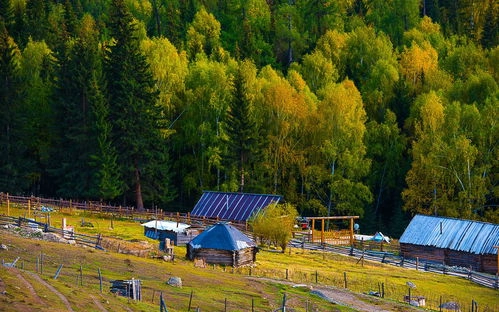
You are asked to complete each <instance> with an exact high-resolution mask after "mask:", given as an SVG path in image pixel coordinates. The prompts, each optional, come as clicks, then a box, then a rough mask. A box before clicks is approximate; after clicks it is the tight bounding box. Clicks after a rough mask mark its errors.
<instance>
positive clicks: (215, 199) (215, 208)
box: [191, 191, 282, 221]
mask: <svg viewBox="0 0 499 312" xmlns="http://www.w3.org/2000/svg"><path fill="white" fill-rule="evenodd" d="M281 198H282V196H280V195H268V194H250V193H227V192H211V191H204V192H203V195H202V196H201V198H200V199H199V201H198V202H197V204H196V206H194V209H193V210H192V212H191V215H192V216H197V217H207V218H217V217H218V218H219V219H221V220H230V221H246V220H248V219H249V218H250V217H251V216H252V215H253V214H256V213H258V212H259V211H260V210H261V209H262V208H265V207H266V206H268V205H269V204H271V203H276V204H277V203H278V202H279V201H280V200H281Z"/></svg>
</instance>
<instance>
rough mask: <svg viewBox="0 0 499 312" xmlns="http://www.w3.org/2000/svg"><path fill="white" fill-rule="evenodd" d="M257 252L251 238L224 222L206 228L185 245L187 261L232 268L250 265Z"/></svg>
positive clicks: (254, 259)
mask: <svg viewBox="0 0 499 312" xmlns="http://www.w3.org/2000/svg"><path fill="white" fill-rule="evenodd" d="M257 252H258V249H257V247H256V244H255V242H254V241H253V240H252V239H251V238H249V237H248V236H246V235H245V234H244V233H243V232H241V231H239V230H238V229H236V228H235V227H234V226H232V225H230V224H228V223H225V222H219V223H217V224H215V225H213V226H211V227H209V228H207V229H206V230H205V231H204V232H202V233H201V234H199V235H198V236H196V237H195V238H194V239H193V240H191V241H190V242H189V243H188V244H187V258H188V259H189V260H196V259H202V260H203V262H205V263H209V264H220V265H226V266H232V267H240V266H247V265H252V264H253V263H254V262H255V261H256V253H257Z"/></svg>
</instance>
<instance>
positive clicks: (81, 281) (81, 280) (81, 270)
mask: <svg viewBox="0 0 499 312" xmlns="http://www.w3.org/2000/svg"><path fill="white" fill-rule="evenodd" d="M80 286H83V268H82V266H81V265H80Z"/></svg>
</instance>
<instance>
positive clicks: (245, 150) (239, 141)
mask: <svg viewBox="0 0 499 312" xmlns="http://www.w3.org/2000/svg"><path fill="white" fill-rule="evenodd" d="M242 70H243V69H242V68H239V70H238V71H237V73H236V77H235V79H234V98H233V101H232V102H231V103H230V111H229V115H228V120H227V127H228V129H227V133H228V135H229V138H230V141H229V145H230V147H231V148H230V150H231V151H232V155H231V157H230V159H231V160H233V161H234V162H235V163H236V164H237V167H238V168H237V169H238V172H239V177H240V180H239V191H240V192H242V191H243V190H244V185H245V179H247V176H246V174H247V173H249V172H250V168H251V163H252V162H254V160H255V159H254V157H252V156H254V154H255V150H256V144H257V143H258V140H257V133H258V132H257V128H256V123H255V121H254V120H253V117H252V114H251V104H250V102H249V101H248V99H247V97H246V94H245V92H246V91H245V86H244V77H243V74H242V72H241V71H242Z"/></svg>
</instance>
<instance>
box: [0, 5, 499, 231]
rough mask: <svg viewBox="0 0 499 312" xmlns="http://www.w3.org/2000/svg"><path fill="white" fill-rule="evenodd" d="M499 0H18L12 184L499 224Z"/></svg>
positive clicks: (150, 203) (41, 192)
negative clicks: (230, 195)
mask: <svg viewBox="0 0 499 312" xmlns="http://www.w3.org/2000/svg"><path fill="white" fill-rule="evenodd" d="M498 16H499V7H498V5H497V1H493V0H480V1H471V0H463V1H449V0H432V1H428V0H424V1H422V0H392V1H382V0H349V1H344V0H321V1H318V0H310V1H285V0H275V1H270V0H269V1H266V0H230V1H207V0H203V1H202V0H99V1H93V0H92V1H91V0H74V1H56V0H2V1H0V55H2V58H1V59H2V62H1V63H0V77H1V78H2V79H1V82H0V110H1V111H2V117H1V118H0V172H1V173H2V174H1V175H0V191H1V192H5V193H10V194H12V195H25V194H29V195H34V196H42V197H51V198H65V199H70V198H71V199H75V200H79V201H96V202H104V203H112V204H114V205H123V206H134V207H136V209H139V210H142V209H145V208H148V209H162V210H167V211H181V212H186V211H190V210H191V209H192V207H193V205H194V203H195V202H196V201H197V200H198V199H199V197H200V195H201V194H202V192H203V191H205V190H219V191H230V192H250V193H258V194H278V195H282V196H283V198H284V199H285V200H286V202H288V203H290V204H292V205H294V206H296V207H297V210H298V212H299V213H300V214H301V215H304V216H324V215H359V216H361V217H362V218H361V219H360V220H359V224H360V225H361V228H362V229H364V230H365V231H366V232H369V233H370V232H372V233H374V232H376V231H380V230H381V231H382V232H383V233H385V234H387V235H390V236H392V237H399V236H400V235H401V234H402V231H403V229H404V227H405V225H406V224H407V223H408V220H409V218H410V216H412V215H414V214H416V213H420V214H432V215H434V214H436V215H441V216H452V217H458V218H465V219H472V220H483V221H487V222H493V223H499V213H498V207H499V201H498V197H497V193H498V192H497V185H498V175H497V172H498V166H499V163H498V159H499V156H498V155H499V150H498V147H497V143H496V142H497V141H498V139H499V138H498V133H499V130H498V124H497V120H498V119H499V105H498V99H499V96H498V94H499V67H498V66H499V65H498V64H499V61H498V59H499V48H498V38H499V36H498V29H499V27H498V25H499V22H498Z"/></svg>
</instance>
